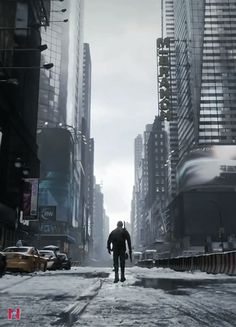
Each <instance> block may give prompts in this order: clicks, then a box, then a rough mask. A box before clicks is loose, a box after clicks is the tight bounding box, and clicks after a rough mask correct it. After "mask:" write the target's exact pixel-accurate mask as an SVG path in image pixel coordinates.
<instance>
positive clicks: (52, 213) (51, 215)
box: [39, 206, 57, 222]
mask: <svg viewBox="0 0 236 327" xmlns="http://www.w3.org/2000/svg"><path fill="white" fill-rule="evenodd" d="M56 208H57V207H56V206H40V207H39V219H40V221H41V222H47V221H55V220H56Z"/></svg>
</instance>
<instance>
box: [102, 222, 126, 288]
mask: <svg viewBox="0 0 236 327" xmlns="http://www.w3.org/2000/svg"><path fill="white" fill-rule="evenodd" d="M126 241H127V243H128V248H129V256H130V260H132V249H131V240H130V235H129V232H128V231H127V230H126V229H125V228H123V223H122V221H118V223H117V228H116V229H114V230H113V231H112V232H111V233H110V235H109V237H108V240H107V250H108V253H109V254H111V251H113V263H114V269H115V280H114V283H118V281H119V260H120V270H121V278H120V281H121V282H124V281H125V280H126V278H125V254H126V252H125V251H126V244H125V242H126ZM111 243H112V248H111Z"/></svg>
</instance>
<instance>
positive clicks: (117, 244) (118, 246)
mask: <svg viewBox="0 0 236 327" xmlns="http://www.w3.org/2000/svg"><path fill="white" fill-rule="evenodd" d="M125 241H127V243H128V247H129V252H132V249H131V240H130V235H129V232H128V231H127V230H126V229H125V228H121V227H117V228H116V229H114V230H113V231H112V232H111V233H110V235H109V237H108V240H107V249H108V251H111V243H112V251H113V252H115V253H121V252H125V251H126V245H125Z"/></svg>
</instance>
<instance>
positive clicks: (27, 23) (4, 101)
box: [0, 0, 50, 247]
mask: <svg viewBox="0 0 236 327" xmlns="http://www.w3.org/2000/svg"><path fill="white" fill-rule="evenodd" d="M0 12H1V13H4V14H1V16H0V49H1V50H0V109H1V110H0V135H1V148H0V246H2V247H5V246H7V245H12V244H14V242H15V240H16V238H18V237H21V238H23V237H24V238H29V237H30V231H29V229H27V228H25V227H24V226H22V224H21V223H20V222H19V212H20V210H21V209H22V201H21V200H22V192H23V179H22V178H23V177H25V176H24V173H25V174H26V173H28V175H27V177H32V178H37V177H39V160H38V156H37V143H36V129H37V113H38V90H39V72H40V58H41V52H40V48H39V46H40V45H41V36H40V26H42V25H44V26H46V25H48V23H49V14H50V1H49V0H48V1H46V0H45V1H40V2H39V1H36V2H35V1H29V0H24V1H1V3H0ZM16 161H17V162H18V163H16ZM19 163H20V166H21V167H18V168H16V166H19ZM26 168H27V169H26ZM24 229H25V230H24Z"/></svg>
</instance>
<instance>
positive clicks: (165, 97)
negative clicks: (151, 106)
mask: <svg viewBox="0 0 236 327" xmlns="http://www.w3.org/2000/svg"><path fill="white" fill-rule="evenodd" d="M157 57H158V94H159V110H160V117H161V119H162V120H167V121H169V120H171V114H170V107H171V87H170V77H171V76H170V74H171V71H170V38H169V37H166V38H164V39H163V38H159V39H157Z"/></svg>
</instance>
